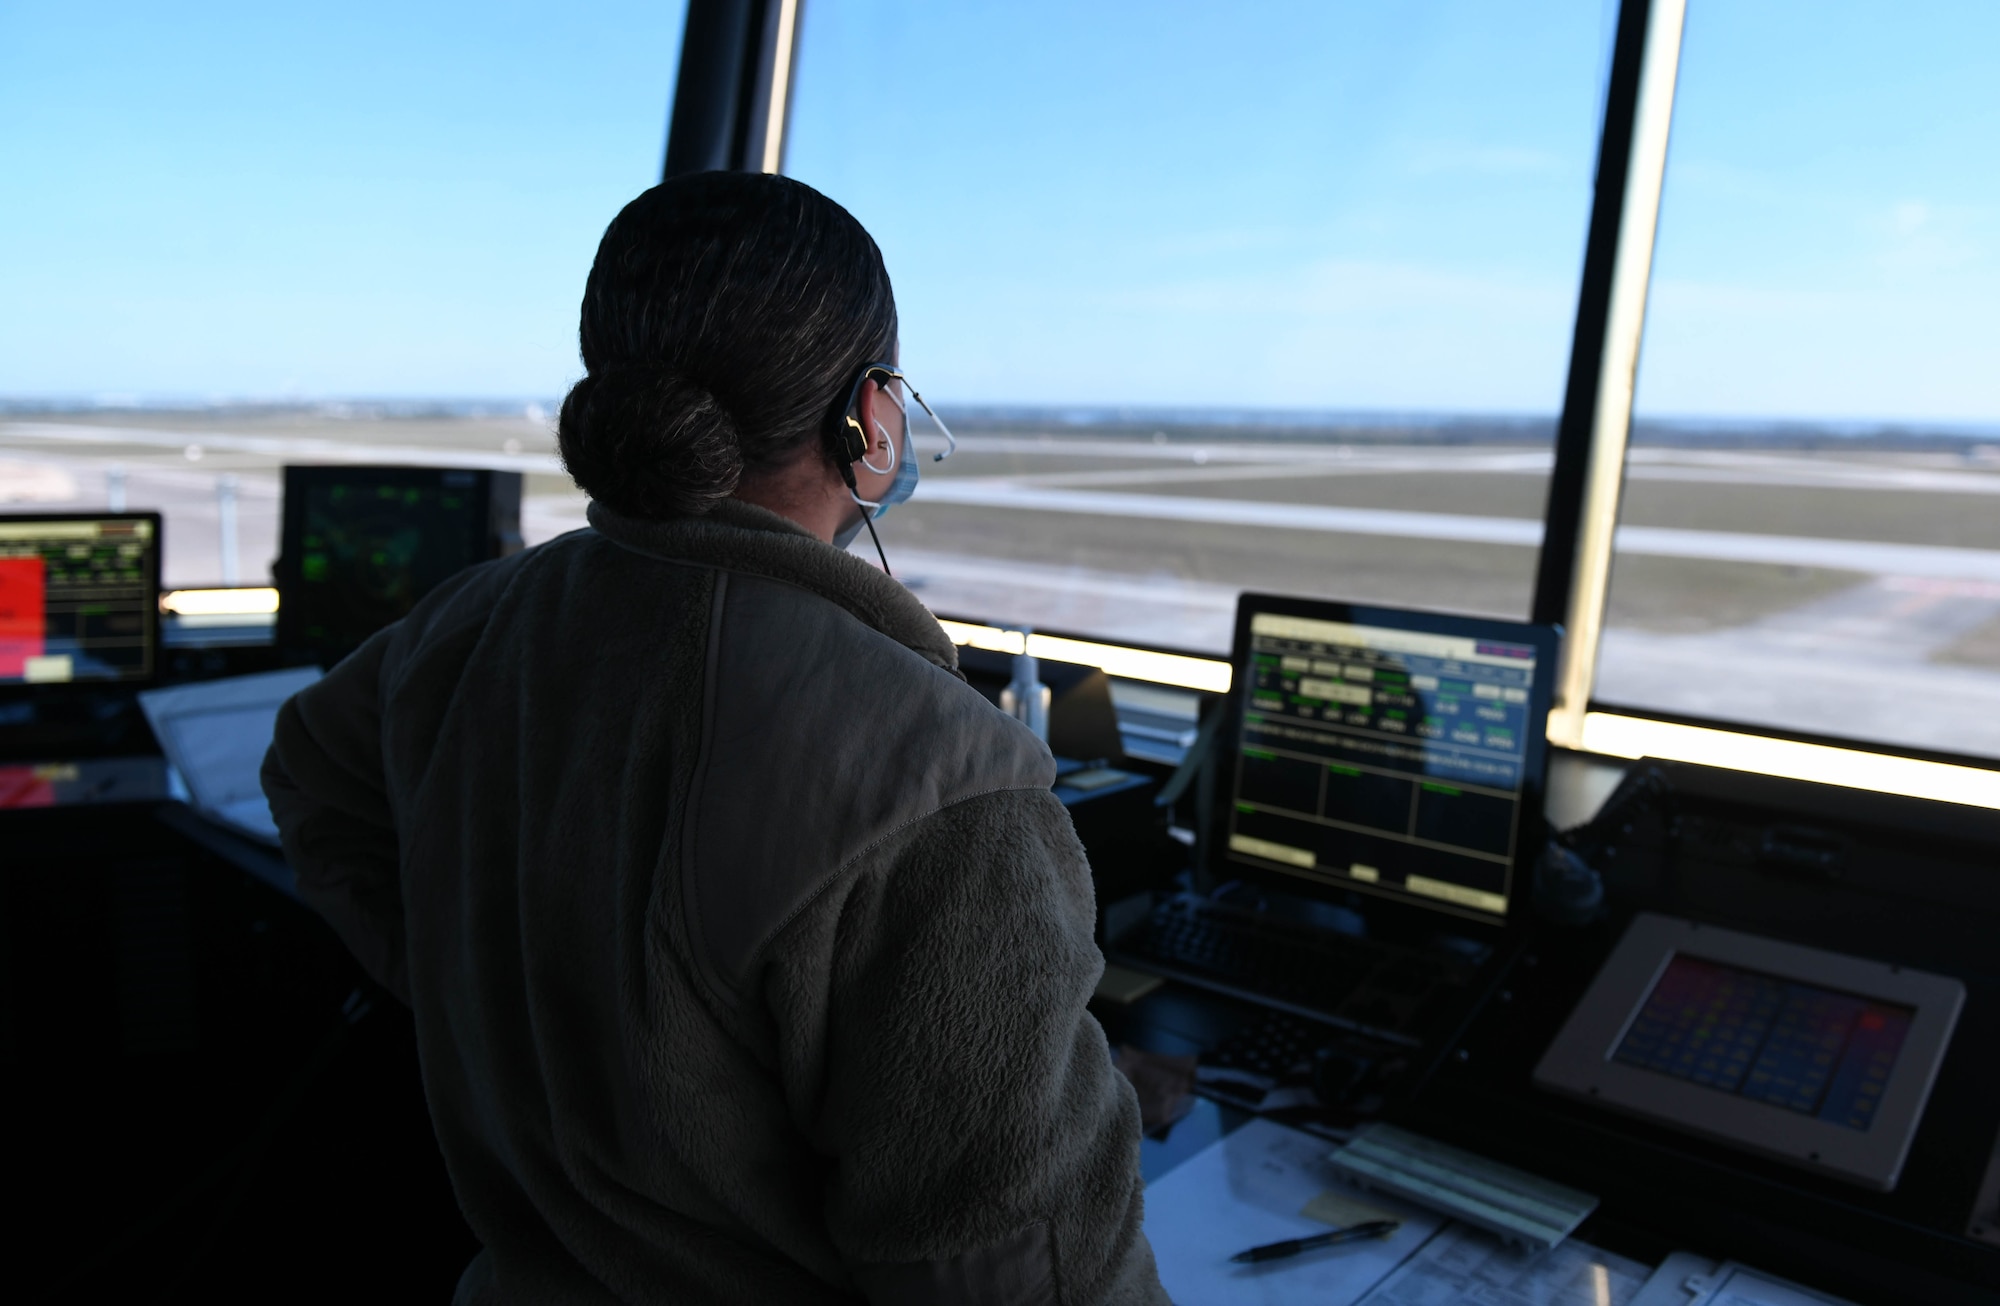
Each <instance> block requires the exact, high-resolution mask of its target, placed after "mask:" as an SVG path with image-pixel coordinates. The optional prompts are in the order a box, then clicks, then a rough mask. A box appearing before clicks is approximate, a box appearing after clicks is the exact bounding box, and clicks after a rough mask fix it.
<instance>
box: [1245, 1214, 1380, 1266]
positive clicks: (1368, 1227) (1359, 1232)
mask: <svg viewBox="0 0 2000 1306" xmlns="http://www.w3.org/2000/svg"><path fill="white" fill-rule="evenodd" d="M1402 1227H1403V1222H1402V1221H1401V1220H1370V1221H1368V1222H1367V1223H1366V1224H1356V1225H1350V1226H1349V1227H1347V1228H1345V1229H1329V1230H1327V1231H1326V1232H1325V1233H1316V1234H1314V1235H1312V1236H1311V1237H1310V1238H1287V1239H1285V1241H1283V1242H1281V1243H1265V1244H1264V1245H1263V1246H1262V1247H1252V1248H1251V1249H1250V1250H1249V1251H1247V1252H1238V1253H1236V1255H1234V1256H1232V1257H1230V1258H1229V1259H1230V1260H1232V1261H1276V1260H1282V1259H1284V1258H1285V1257H1287V1256H1297V1255H1298V1254H1299V1253H1300V1252H1309V1251H1311V1250H1312V1249H1313V1248H1315V1247H1331V1246H1333V1245H1334V1244H1335V1243H1350V1242H1355V1241H1357V1240H1358V1239H1362V1238H1387V1237H1388V1236H1389V1235H1390V1234H1392V1233H1394V1232H1396V1230H1398V1229H1400V1228H1402Z"/></svg>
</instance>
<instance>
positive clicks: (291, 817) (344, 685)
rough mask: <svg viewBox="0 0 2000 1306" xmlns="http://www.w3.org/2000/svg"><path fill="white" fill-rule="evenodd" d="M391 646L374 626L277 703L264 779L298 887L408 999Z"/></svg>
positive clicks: (385, 982)
mask: <svg viewBox="0 0 2000 1306" xmlns="http://www.w3.org/2000/svg"><path fill="white" fill-rule="evenodd" d="M387 648H388V639H387V635H386V634H384V635H378V636H376V637H375V638H374V639H371V640H369V641H368V642H367V643H366V644H363V645H362V646H361V648H359V649H358V650H356V651H355V652H354V653H353V654H352V655H351V656H349V657H347V658H346V659H344V660H343V661H341V662H340V663H339V664H338V665H337V666H335V667H334V669H333V670H332V671H331V672H329V673H328V674H327V676H326V678H325V679H323V680H321V681H319V682H318V683H316V684H314V685H312V686H310V687H308V688H306V689H304V690H301V691H300V692H299V693H298V694H295V695H293V696H292V698H291V699H290V700H288V701H287V702H286V703H285V705H284V707H282V708H281V709H279V712H278V724H277V729H276V732H275V734H274V737H273V739H272V742H271V751H270V752H269V753H267V754H266V755H265V757H264V771H263V780H264V796H265V797H266V798H267V799H269V800H270V803H271V815H272V817H273V818H275V819H276V821H277V823H278V833H279V837H280V838H281V839H282V840H283V842H284V848H285V860H286V861H287V862H289V863H290V864H291V867H292V872H293V874H294V875H295V876H296V877H297V883H298V891H299V896H300V897H301V898H304V899H305V900H306V902H307V903H308V904H309V905H311V906H312V907H313V908H314V909H315V910H316V911H318V912H319V914H320V915H321V916H323V917H325V919H326V921H327V923H328V924H330V925H331V926H332V927H333V930H334V933H336V934H338V935H339V936H340V939H341V941H342V942H343V943H345V944H346V945H347V947H348V950H349V951H350V952H352V953H353V954H354V956H355V958H356V959H357V960H358V961H360V963H361V965H362V968H363V969H364V970H366V971H367V972H368V974H369V976H370V977H371V978H373V979H374V980H375V981H376V983H378V984H380V985H382V987H383V988H386V989H388V990H389V991H390V992H391V993H393V994H395V995H396V996H397V997H398V998H400V999H402V1001H403V1002H404V1003H406V1004H407V1003H408V1002H409V1000H410V981H409V967H408V959H407V956H406V953H405V950H404V937H403V886H402V876H401V869H400V858H399V857H398V853H397V844H396V828H395V822H394V819H393V817H392V816H391V814H390V810H389V798H388V792H387V785H386V783H385V781H384V779H383V763H382V712H381V684H380V681H381V673H382V659H383V654H384V651H385V650H386V649H387Z"/></svg>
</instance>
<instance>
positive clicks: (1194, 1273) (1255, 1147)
mask: <svg viewBox="0 0 2000 1306" xmlns="http://www.w3.org/2000/svg"><path fill="white" fill-rule="evenodd" d="M1329 1150H1331V1149H1330V1145H1329V1144H1328V1143H1327V1142H1326V1140H1325V1139H1321V1138H1315V1137H1313V1136H1312V1135H1311V1134H1302V1133H1300V1132H1298V1131H1297V1130H1295V1129H1287V1128H1285V1127H1284V1126H1283V1125H1279V1124H1274V1123H1273V1122H1271V1121H1269V1120H1253V1121H1251V1122H1250V1123H1249V1124H1247V1125H1244V1126H1243V1127H1242V1128H1241V1129H1238V1130H1237V1131H1236V1132H1235V1133H1232V1134H1230V1135H1228V1136H1227V1137H1225V1138H1223V1139H1222V1141H1220V1142H1218V1143H1216V1144H1214V1145H1213V1146H1211V1147H1209V1148H1207V1149H1206V1150H1204V1151H1201V1152H1197V1153H1196V1154H1195V1155H1194V1156H1191V1157H1189V1158H1188V1159H1187V1160H1185V1161H1183V1162H1181V1164H1179V1165H1178V1166H1175V1167H1174V1168H1173V1169H1172V1170H1170V1171H1168V1172H1167V1173H1166V1174H1164V1175H1162V1176H1161V1177H1160V1178H1159V1179H1158V1180H1157V1181H1155V1182H1154V1183H1153V1184H1152V1185H1151V1186H1150V1187H1148V1188H1147V1189H1146V1237H1147V1239H1148V1240H1149V1241H1150V1242H1151V1243H1152V1244H1153V1258H1154V1260H1155V1261H1157V1262H1158V1264H1159V1267H1160V1282H1161V1283H1162V1284H1164V1285H1165V1286H1166V1289H1167V1295H1168V1296H1169V1297H1172V1298H1173V1299H1174V1302H1175V1303H1176V1306H1224V1304H1225V1303H1227V1304H1229V1306H1237V1304H1239V1303H1240V1304H1242V1306H1286V1304H1288V1303H1291V1302H1311V1303H1314V1306H1350V1304H1351V1303H1353V1302H1357V1301H1359V1300H1361V1298H1362V1297H1363V1296H1364V1295H1365V1294H1366V1293H1367V1292H1368V1290H1369V1289H1370V1288H1372V1287H1374V1286H1375V1285H1376V1284H1377V1283H1379V1282H1381V1281H1382V1278H1383V1276H1384V1275H1386V1274H1388V1273H1389V1272H1390V1271H1391V1270H1393V1269H1395V1268H1396V1266H1397V1265H1398V1264H1399V1263H1401V1262H1402V1260H1403V1258H1404V1257H1406V1256H1408V1255H1409V1254H1410V1253H1411V1252H1413V1251H1415V1250H1416V1249H1417V1248H1418V1247H1419V1246H1421V1245H1422V1244H1423V1242H1424V1240H1425V1239H1426V1238H1429V1237H1430V1236H1431V1235H1432V1234H1433V1233H1435V1232H1437V1230H1438V1228H1439V1227H1440V1226H1442V1225H1443V1223H1444V1220H1443V1218H1442V1217H1441V1216H1437V1215H1434V1214H1432V1213H1431V1212H1429V1211H1425V1210H1423V1209H1421V1208H1420V1207H1416V1206H1412V1205H1410V1204H1409V1203H1408V1202H1404V1201H1401V1200H1399V1199H1397V1198H1394V1197H1390V1196H1387V1195H1385V1194H1379V1193H1359V1192H1355V1191H1354V1190H1352V1189H1350V1188H1348V1187H1347V1186H1346V1185H1345V1184H1343V1183H1342V1182H1341V1181H1340V1179H1339V1177H1338V1175H1337V1173H1336V1172H1335V1171H1334V1170H1333V1168H1332V1167H1331V1166H1329V1165H1327V1164H1326V1160H1325V1158H1326V1154H1327V1152H1328V1151H1329ZM1328 1189H1335V1190H1338V1191H1339V1193H1340V1195H1341V1197H1342V1198H1344V1199H1346V1201H1347V1202H1348V1203H1352V1204H1358V1205H1360V1206H1362V1207H1365V1208H1368V1209H1369V1210H1370V1211H1371V1213H1372V1212H1375V1211H1379V1212H1380V1213H1381V1215H1382V1216H1383V1217H1385V1218H1391V1219H1397V1220H1401V1221H1402V1222H1403V1227H1402V1228H1400V1229H1398V1230H1397V1231H1396V1232H1395V1233H1394V1234H1392V1235H1390V1236H1389V1237H1387V1238H1375V1239H1367V1240H1364V1241H1361V1242H1352V1243H1344V1244H1341V1245H1339V1246H1334V1247H1325V1248H1321V1249H1319V1250H1317V1251H1310V1252H1304V1253H1301V1254H1300V1255H1298V1256H1292V1257H1287V1258H1285V1259H1284V1260H1279V1261H1265V1262H1263V1263H1261V1264H1257V1265H1237V1264H1234V1263H1232V1262H1231V1261H1230V1259H1229V1258H1230V1257H1231V1256H1234V1255H1235V1254H1236V1253H1238V1252H1241V1251H1246V1250H1248V1249H1249V1248H1252V1247H1259V1246H1262V1245H1263V1244H1265V1243H1274V1242H1279V1241H1282V1240H1284V1239H1286V1238H1300V1237H1305V1236H1308V1235H1311V1234H1315V1233H1325V1232H1326V1230H1327V1226H1326V1225H1324V1224H1321V1223H1320V1222H1318V1221H1316V1220H1313V1219H1310V1218H1308V1217H1306V1216H1304V1215H1302V1214H1300V1212H1301V1211H1302V1210H1303V1209H1304V1208H1305V1206H1306V1204H1307V1203H1308V1202H1311V1201H1312V1200H1313V1199H1314V1198H1315V1197H1317V1196H1319V1195H1320V1194H1321V1193H1322V1192H1324V1191H1326V1190H1328Z"/></svg>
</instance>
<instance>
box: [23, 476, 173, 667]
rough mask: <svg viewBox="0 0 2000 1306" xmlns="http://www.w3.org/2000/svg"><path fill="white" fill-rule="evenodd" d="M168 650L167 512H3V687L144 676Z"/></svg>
mask: <svg viewBox="0 0 2000 1306" xmlns="http://www.w3.org/2000/svg"><path fill="white" fill-rule="evenodd" d="M159 653H160V517H159V514H158V513H150V512H129V513H105V514H102V515H84V514H68V513H23V514H10V515H7V516H0V687H10V686H19V685H49V684H62V683H68V682H72V681H75V682H84V683H91V682H95V683H99V684H104V683H116V682H129V683H144V682H146V681H149V680H151V679H153V676H154V671H155V668H156V667H157V666H158V663H159Z"/></svg>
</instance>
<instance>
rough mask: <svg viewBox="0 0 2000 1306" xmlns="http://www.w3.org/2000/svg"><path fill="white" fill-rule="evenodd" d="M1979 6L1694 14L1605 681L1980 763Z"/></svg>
mask: <svg viewBox="0 0 2000 1306" xmlns="http://www.w3.org/2000/svg"><path fill="white" fill-rule="evenodd" d="M1996 87H2000V10H1995V9H1993V7H1992V6H1990V5H1983V4H1978V3H1940V2H1933V3H1925V4H1916V5H1899V6H1895V7H1894V8H1893V9H1885V8H1883V7H1881V6H1879V5H1868V6H1863V5H1858V4H1837V5H1830V4H1812V5H1806V4H1785V5H1729V4H1708V5H1695V6H1690V9H1689V14H1688V19H1687V29H1686V39H1685V44H1684V46H1683V53H1682V60H1681V71H1680V86H1679V94H1678V99H1677V104H1676V111H1675V119H1674V128H1673V141H1672V146H1671V154H1670V156H1669V160H1668V166H1667V174H1666V184H1665V192H1664V199H1663V201H1662V208H1661V214H1660V227H1659V239H1658V246H1657V253H1656V257H1655V263H1654V276H1653V287H1652V296H1651V306H1650V311H1649V315H1648V324H1647V333H1646V340H1645V345H1644V350H1643V354H1642V359H1641V365H1640V371H1639V380H1638V394H1637V404H1636V411H1635V425H1634V436H1633V446H1632V449H1631V453H1630V458H1629V462H1628V467H1627V473H1626V487H1625V496H1624V508H1623V514H1622V518H1621V523H1622V524H1621V529H1620V533H1619V538H1618V553H1617V555H1616V564H1615V568H1614V571H1613V578H1612V587H1611V597H1610V610H1609V613H1608V620H1607V625H1608V629H1607V633H1606V634H1605V636H1604V641H1603V645H1602V649H1601V654H1600V662H1599V671H1598V679H1597V688H1596V697H1597V698H1598V699H1599V700H1600V701H1602V702H1604V703H1607V704H1613V705H1626V706H1631V707H1637V708H1644V709H1654V710H1659V711H1665V712H1668V713H1680V714H1687V715H1692V716H1700V717H1708V718H1721V719H1724V720H1728V721H1734V722H1741V723H1745V724H1751V725H1756V726H1766V727H1777V728H1779V729H1782V730H1787V731H1792V732H1800V733H1807V734H1823V735H1832V736H1840V737H1846V738H1853V739H1861V740H1868V741H1876V742H1881V743H1886V744H1890V745H1896V746H1902V747H1913V748H1917V749H1927V750H1941V751H1946V752H1958V753H1977V754H1985V755H1994V754H2000V366H1995V364H1994V359H1995V357H1996V356H2000V323H1996V319H1995V318H1994V316H1993V312H1992V305H1993V304H1994V303H1995V302H1996V300H2000V177H1996V175H1995V173H1994V170H1993V169H1992V168H1991V167H1990V166H1989V162H1990V160H1991V157H1992V151H1993V141H1994V140H1996V139H2000V93H1996V91H1995V88H1996Z"/></svg>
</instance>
